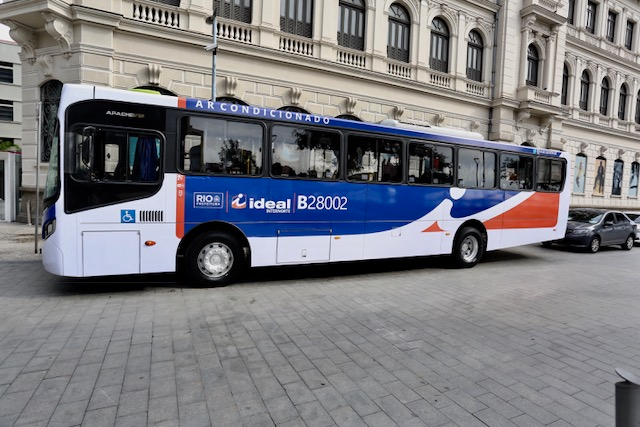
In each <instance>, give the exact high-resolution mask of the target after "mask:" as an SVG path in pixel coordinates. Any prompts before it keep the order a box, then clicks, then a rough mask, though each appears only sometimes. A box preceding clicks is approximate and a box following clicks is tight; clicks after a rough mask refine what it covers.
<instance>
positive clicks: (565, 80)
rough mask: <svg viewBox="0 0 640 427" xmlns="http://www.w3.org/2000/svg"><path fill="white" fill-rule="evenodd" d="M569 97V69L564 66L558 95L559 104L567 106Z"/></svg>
mask: <svg viewBox="0 0 640 427" xmlns="http://www.w3.org/2000/svg"><path fill="white" fill-rule="evenodd" d="M568 95H569V67H567V64H564V67H563V68H562V93H561V94H560V103H561V104H562V105H567V97H568Z"/></svg>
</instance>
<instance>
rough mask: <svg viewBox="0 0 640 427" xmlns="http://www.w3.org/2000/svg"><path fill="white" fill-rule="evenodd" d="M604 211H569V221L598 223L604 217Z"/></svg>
mask: <svg viewBox="0 0 640 427" xmlns="http://www.w3.org/2000/svg"><path fill="white" fill-rule="evenodd" d="M602 215H603V213H602V212H594V211H569V221H576V222H584V223H587V224H597V223H598V222H600V220H601V219H602Z"/></svg>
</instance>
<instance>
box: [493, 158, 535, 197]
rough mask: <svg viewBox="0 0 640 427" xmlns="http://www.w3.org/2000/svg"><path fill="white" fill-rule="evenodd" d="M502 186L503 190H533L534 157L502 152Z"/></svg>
mask: <svg viewBox="0 0 640 427" xmlns="http://www.w3.org/2000/svg"><path fill="white" fill-rule="evenodd" d="M500 188H502V189H503V190H532V189H533V157H527V156H520V155H517V154H501V155H500Z"/></svg>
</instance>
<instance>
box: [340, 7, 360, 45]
mask: <svg viewBox="0 0 640 427" xmlns="http://www.w3.org/2000/svg"><path fill="white" fill-rule="evenodd" d="M364 13H365V6H364V1H363V0H340V10H339V11H338V44H339V45H340V46H344V47H348V48H351V49H357V50H364V16H365V15H364Z"/></svg>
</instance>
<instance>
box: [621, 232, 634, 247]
mask: <svg viewBox="0 0 640 427" xmlns="http://www.w3.org/2000/svg"><path fill="white" fill-rule="evenodd" d="M634 240H635V239H634V238H633V236H632V235H629V236H628V237H627V240H625V242H624V243H623V244H622V245H620V246H622V249H624V250H625V251H630V250H631V249H632V248H633V243H634Z"/></svg>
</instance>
